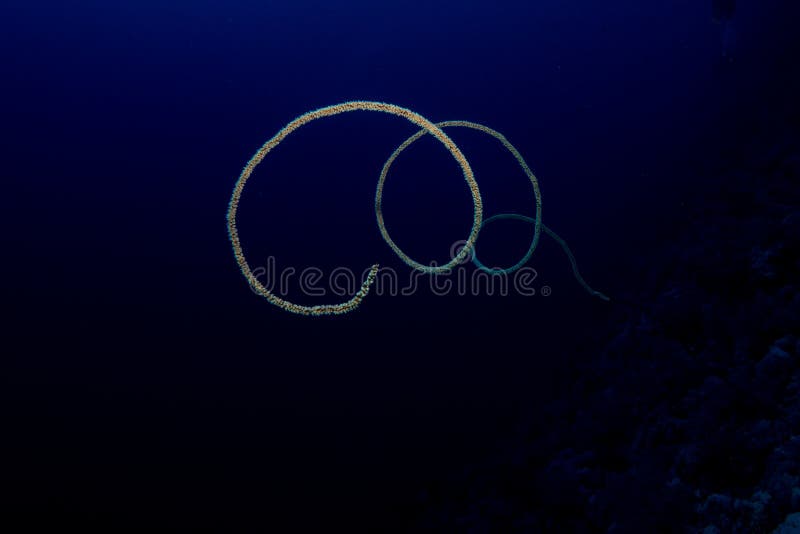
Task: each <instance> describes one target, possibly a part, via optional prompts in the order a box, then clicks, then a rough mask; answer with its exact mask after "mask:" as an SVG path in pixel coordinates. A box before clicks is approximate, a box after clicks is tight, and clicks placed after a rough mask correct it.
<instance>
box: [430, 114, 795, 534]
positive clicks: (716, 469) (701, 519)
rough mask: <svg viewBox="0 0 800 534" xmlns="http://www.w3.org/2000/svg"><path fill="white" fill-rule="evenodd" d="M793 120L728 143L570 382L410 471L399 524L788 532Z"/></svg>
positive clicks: (791, 509) (791, 504)
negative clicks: (450, 455) (410, 490)
mask: <svg viewBox="0 0 800 534" xmlns="http://www.w3.org/2000/svg"><path fill="white" fill-rule="evenodd" d="M797 131H798V129H797V128H796V127H794V128H788V129H786V128H784V129H782V130H781V133H780V134H779V140H778V141H776V133H775V132H774V131H773V132H772V133H770V134H763V133H762V134H758V135H755V134H754V135H753V137H752V138H751V140H750V141H749V142H748V144H747V146H745V147H742V149H741V150H738V149H737V151H736V152H735V157H734V158H730V159H729V160H728V161H734V160H735V161H736V162H735V163H729V164H727V168H725V169H722V170H718V171H717V177H716V178H715V181H716V182H717V185H716V186H715V187H714V188H713V191H712V192H711V193H709V194H707V195H703V196H702V197H701V198H698V199H696V202H697V204H696V206H694V207H690V208H689V213H690V215H689V216H688V218H684V223H683V224H682V225H681V226H682V227H683V229H682V230H681V231H679V233H678V234H675V235H674V240H673V242H671V243H668V244H665V248H664V250H663V254H661V256H660V257H655V258H649V259H647V260H646V262H647V264H648V265H649V267H648V269H647V272H648V276H647V278H648V280H647V282H646V283H645V284H644V287H643V288H642V287H640V288H639V289H638V290H637V292H636V294H631V295H628V296H627V297H625V298H623V299H622V300H623V301H627V304H617V306H618V308H617V311H616V313H617V316H616V318H614V319H613V320H612V324H611V325H610V326H609V325H605V328H611V329H612V331H614V332H618V334H617V335H616V336H615V337H614V339H613V340H612V341H611V342H610V343H608V344H607V346H605V347H604V348H602V349H601V350H594V351H587V354H585V355H582V356H580V358H579V361H580V362H582V363H580V364H579V365H576V366H575V367H574V368H573V369H572V372H573V377H572V380H571V382H570V383H571V384H572V386H571V390H569V391H564V395H563V396H562V398H560V399H554V400H553V401H552V403H551V404H550V405H548V406H537V407H534V408H531V411H535V413H534V414H531V415H530V417H529V420H528V421H527V422H525V423H524V424H521V426H520V430H519V432H518V434H517V435H516V436H515V438H514V439H513V440H512V442H511V443H510V444H509V445H508V446H507V447H505V448H504V450H503V452H500V453H498V454H496V455H495V457H494V458H493V459H492V460H490V461H487V462H482V463H480V464H478V465H473V466H470V467H469V468H468V469H466V470H465V471H464V472H463V473H462V474H461V475H460V478H459V479H458V480H452V481H450V482H448V483H445V484H441V485H438V486H437V487H431V488H428V489H427V490H426V491H425V492H424V493H423V497H422V498H421V500H420V502H419V507H420V508H419V512H420V523H419V524H418V525H417V527H416V528H418V527H419V526H420V525H421V526H424V527H427V528H429V529H431V530H439V531H442V529H443V528H452V527H453V526H454V525H457V526H458V527H460V528H464V529H465V530H469V531H479V532H489V531H491V532H507V531H534V532H538V531H547V532H551V531H552V532H573V531H577V532H584V531H586V532H705V533H713V532H770V531H772V530H773V529H776V528H778V527H779V526H780V530H779V531H780V532H790V531H792V532H797V531H800V530H791V526H790V525H794V524H797V525H800V514H799V515H791V514H793V513H796V512H798V511H800V280H798V276H797V274H798V272H800V138H798V137H797V136H796V135H795V134H793V133H792V132H797ZM798 528H800V527H798Z"/></svg>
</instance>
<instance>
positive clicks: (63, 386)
mask: <svg viewBox="0 0 800 534" xmlns="http://www.w3.org/2000/svg"><path fill="white" fill-rule="evenodd" d="M270 4H271V3H257V2H244V1H232V2H216V1H202V2H177V1H170V2H146V1H145V2H141V1H140V2H112V3H109V2H89V1H87V2H79V3H77V4H74V5H68V4H64V3H49V2H40V3H30V2H20V1H9V2H6V3H4V5H3V6H2V8H0V20H2V22H0V65H1V66H2V87H0V95H2V97H3V105H2V106H0V123H2V124H3V126H4V127H3V129H2V130H3V141H2V153H3V166H2V171H0V175H1V176H2V183H3V189H4V191H5V194H3V195H2V196H0V198H1V199H2V200H1V201H0V202H2V213H3V217H4V219H5V227H6V232H4V237H3V250H4V251H5V261H4V262H3V271H4V275H3V279H4V281H5V284H4V289H3V296H4V301H5V303H6V306H5V307H6V310H7V313H6V315H7V317H8V318H7V319H6V321H5V326H6V330H7V331H6V333H5V336H4V337H5V339H6V346H7V348H6V349H5V350H3V352H4V353H5V356H4V360H6V362H7V363H8V364H9V370H8V371H7V372H6V373H4V375H5V376H4V378H5V380H4V382H6V384H5V386H4V392H3V397H4V405H5V410H4V412H5V414H4V416H5V417H6V419H5V422H4V425H5V427H6V428H5V431H4V434H5V438H4V444H3V449H4V451H5V453H4V457H5V458H4V460H5V462H4V463H7V469H4V471H5V472H7V473H10V476H8V477H5V476H4V478H5V479H6V480H5V482H4V485H8V486H9V488H8V489H10V490H11V491H12V493H13V495H14V498H13V499H12V500H11V501H9V504H10V506H11V508H12V511H13V514H11V515H9V516H8V517H9V518H11V517H15V518H26V521H27V520H30V521H32V522H33V523H36V524H39V523H42V524H44V523H51V522H52V523H54V524H59V525H71V524H74V525H82V526H86V527H90V526H105V527H107V528H109V527H110V528H111V529H113V530H116V529H118V528H119V527H134V528H151V527H154V526H156V527H167V528H170V529H173V530H175V529H184V528H186V529H190V528H191V529H195V528H208V529H210V530H223V531H225V530H249V529H252V530H256V531H265V530H266V531H270V530H276V529H277V528H278V525H282V524H286V522H287V521H288V522H290V523H291V524H293V525H294V526H295V527H296V529H297V530H300V531H302V530H303V529H307V528H312V527H313V528H321V527H324V528H326V530H329V529H338V528H346V529H348V530H361V529H371V530H372V531H386V530H389V531H391V530H411V531H414V530H417V528H421V527H420V525H421V524H423V523H424V520H420V517H427V516H428V515H431V514H432V515H434V516H436V517H440V516H442V517H448V516H447V513H448V512H446V511H445V512H442V511H441V510H438V509H436V506H439V505H438V504H436V503H434V504H426V503H427V501H425V495H427V494H428V492H429V491H431V488H433V487H440V486H445V487H448V488H455V489H453V490H452V491H455V492H458V483H453V482H452V481H453V480H460V479H459V478H458V477H460V476H463V474H464V472H465V470H468V469H469V468H468V466H474V465H482V464H483V463H484V462H487V461H488V460H487V459H488V458H491V457H494V455H497V454H502V453H499V452H498V451H500V450H502V447H503V444H504V443H506V442H507V441H508V440H510V439H512V436H514V435H515V434H514V432H515V429H517V428H518V427H519V425H520V422H521V421H527V420H530V419H532V418H533V419H535V418H537V417H538V415H537V414H539V411H538V410H540V407H541V406H543V405H545V404H546V403H552V402H554V401H564V402H570V398H571V397H570V396H571V395H572V393H571V388H572V386H573V383H574V373H575V367H574V366H575V365H577V364H576V362H578V361H579V360H581V361H585V360H587V359H588V360H591V359H592V357H593V351H600V349H601V347H603V346H605V344H607V343H608V341H609V340H610V339H612V338H614V337H615V336H617V335H618V332H619V329H620V328H622V327H621V326H620V324H621V322H622V321H625V320H627V319H628V318H630V317H631V314H634V315H635V313H636V312H635V311H631V310H632V309H633V310H635V309H636V308H635V307H636V306H637V305H639V304H640V301H641V300H642V299H643V298H644V297H643V296H642V291H643V289H642V288H643V287H644V286H645V285H646V283H647V280H649V279H651V278H652V274H651V272H650V271H651V270H652V269H657V268H660V267H657V266H654V263H655V262H656V261H657V260H655V259H654V258H663V257H664V255H665V252H664V250H665V246H667V245H668V244H669V243H670V240H672V239H674V236H675V235H676V232H679V231H680V230H681V229H684V230H685V229H686V228H691V221H692V219H691V217H692V215H691V213H690V211H689V208H688V207H687V206H690V205H693V206H697V205H698V204H701V201H700V200H697V199H702V198H705V197H704V196H703V195H707V196H711V197H713V196H714V194H715V189H716V188H717V187H718V185H719V180H718V179H715V178H713V177H714V176H718V175H719V172H721V171H720V169H729V168H731V167H736V166H737V165H739V164H740V162H741V161H742V160H743V159H744V158H745V157H746V156H747V154H750V152H748V150H750V151H751V152H752V150H755V149H753V148H752V146H753V143H754V142H753V141H752V139H753V138H754V136H755V135H756V133H761V134H763V132H764V131H768V132H769V131H770V128H771V125H773V124H778V123H780V124H781V125H782V126H781V128H783V130H780V133H779V135H781V136H783V137H781V139H783V138H788V137H787V136H790V134H789V133H784V132H786V131H787V129H788V131H796V130H792V128H796V125H797V123H796V122H795V123H793V124H794V126H792V123H791V122H790V123H789V124H790V125H789V126H786V124H785V123H786V119H787V117H789V118H791V117H795V118H796V117H797V111H798V107H797V102H796V97H795V96H793V95H796V94H797V93H796V91H797V89H798V71H797V66H796V57H797V55H796V54H797V51H798V50H799V49H800V48H799V47H798V42H797V39H796V37H795V34H796V27H797V23H798V22H800V18H798V16H797V15H798V13H797V11H796V10H795V9H792V8H790V7H789V5H788V3H787V2H779V1H777V0H773V1H767V2H750V1H746V0H741V1H740V2H737V6H736V10H735V14H734V15H730V16H727V18H724V19H723V20H716V21H715V20H712V15H713V13H712V6H711V2H705V1H703V2H700V1H681V0H679V1H673V2H670V3H668V5H667V4H663V3H657V2H650V3H647V2H644V3H643V2H641V1H632V0H620V1H616V2H605V3H598V2H589V1H585V0H570V1H563V0H562V1H554V0H545V1H540V2H505V3H491V2H478V1H467V2H463V1H462V2H457V3H456V2H427V3H409V2H404V3H400V2H396V3H385V2H383V3H382V2H362V1H346V2H291V3H287V4H274V5H270ZM348 100H377V101H385V102H390V103H394V104H397V105H400V106H404V107H408V108H410V109H412V110H414V111H416V112H418V113H421V114H422V115H424V116H425V117H427V118H429V119H430V120H432V121H443V120H468V121H475V122H479V123H482V124H485V125H487V126H490V127H491V128H494V129H496V130H498V131H500V132H502V133H503V134H504V135H505V136H506V137H507V138H508V139H509V140H510V141H511V142H512V143H513V144H514V145H515V146H516V147H517V148H518V149H519V151H520V152H521V153H522V155H523V156H524V157H525V158H526V160H527V161H528V163H529V164H530V166H531V168H532V169H533V171H534V173H535V174H536V176H537V177H538V179H539V181H540V185H541V189H542V196H543V222H544V223H545V224H546V225H548V226H549V227H550V228H552V229H553V230H554V231H556V232H557V233H558V234H559V235H561V236H562V237H563V238H564V239H565V240H566V241H567V242H568V243H569V245H570V247H571V248H572V250H573V252H574V253H575V256H576V257H577V260H578V265H579V266H580V268H581V272H582V274H583V276H584V277H585V278H586V280H587V281H588V283H589V284H591V285H592V286H593V287H594V288H595V289H598V290H600V291H603V292H604V293H607V294H608V295H610V296H612V302H611V303H607V302H603V301H601V300H599V299H596V298H592V297H591V296H590V295H589V294H587V293H586V292H585V291H584V289H583V288H582V287H581V286H580V285H579V284H578V283H577V282H576V281H575V280H574V279H573V277H572V275H571V272H570V268H569V263H568V260H567V258H566V257H565V256H564V255H563V253H562V251H561V250H560V248H559V247H558V246H557V244H556V243H555V242H554V241H552V240H551V239H549V238H547V236H544V235H543V236H542V239H541V243H540V245H539V247H538V249H537V250H536V252H535V254H534V257H533V260H532V261H531V263H530V267H532V268H534V269H535V270H536V273H537V277H536V280H535V283H534V284H533V286H534V287H535V289H536V290H537V294H536V295H535V296H528V297H525V296H521V295H519V294H513V292H512V294H511V295H508V296H506V297H502V296H498V295H495V296H489V295H486V294H484V293H481V294H479V295H476V296H459V295H456V294H449V295H447V296H436V295H434V294H433V292H432V291H431V290H430V288H429V278H427V277H422V278H421V279H420V287H419V289H418V290H417V291H415V292H414V294H413V295H410V296H388V295H370V296H368V297H367V298H366V299H365V301H364V303H363V304H362V306H361V307H359V308H358V310H356V311H355V312H353V313H351V314H348V315H344V316H341V317H323V318H307V317H299V316H295V315H292V314H288V313H286V312H284V311H283V310H281V309H279V308H277V307H276V306H273V305H271V304H269V303H268V302H266V301H265V300H264V299H262V298H260V297H258V296H257V295H255V294H254V293H253V292H252V291H251V290H250V289H249V288H248V285H247V283H246V280H245V279H244V277H242V275H241V273H240V272H239V270H238V268H237V266H236V263H235V261H234V257H233V253H232V251H231V247H230V242H229V239H228V236H227V231H226V220H225V215H226V210H227V207H228V201H229V199H230V195H231V192H232V189H233V185H234V183H235V181H236V179H237V177H238V175H239V172H240V171H241V169H242V167H243V166H244V164H245V163H246V162H247V160H248V159H249V158H250V157H251V156H252V155H253V154H254V153H255V151H256V150H257V149H258V148H259V147H260V146H261V144H263V143H264V142H265V141H266V140H268V139H269V138H270V137H271V136H272V135H274V134H275V133H276V132H278V130H279V129H281V128H282V127H283V126H284V125H285V124H286V123H288V122H289V121H290V120H292V119H293V118H295V117H296V116H298V115H300V114H302V113H305V112H306V111H309V110H312V109H315V108H318V107H321V106H326V105H331V104H336V103H339V102H344V101H348ZM776 128H777V127H776ZM415 131H416V129H415V128H414V127H413V126H412V125H411V124H409V123H408V122H406V121H404V120H402V119H400V118H397V117H391V116H388V115H379V114H369V113H350V114H345V115H340V116H337V117H334V118H330V119H325V120H321V121H317V122H314V123H312V124H309V125H308V126H306V127H304V128H302V129H301V130H298V131H297V132H296V133H294V134H292V135H291V136H290V137H289V138H288V139H287V140H286V141H285V142H284V143H282V144H281V145H280V146H279V147H278V148H277V149H276V150H275V152H274V153H272V154H270V155H269V156H268V157H267V159H266V160H265V161H264V162H263V163H262V164H261V165H260V166H259V167H258V168H257V170H256V172H255V173H254V175H253V178H252V179H251V181H250V182H249V183H248V185H247V187H246V189H245V192H244V195H243V196H244V198H243V200H242V204H241V208H240V216H239V229H240V232H241V237H242V242H243V244H244V247H245V251H246V253H247V255H248V259H249V260H251V262H252V264H253V266H254V267H256V266H262V265H266V264H267V261H268V258H269V257H271V256H272V257H274V258H275V259H276V262H277V268H278V269H286V268H290V267H293V268H295V269H297V270H298V271H299V270H301V269H303V268H305V267H310V266H314V267H318V268H320V269H321V270H322V271H323V272H324V273H326V275H327V274H328V273H330V272H331V271H332V270H333V269H334V268H337V267H343V268H348V269H352V270H353V271H354V272H357V273H359V274H360V273H362V272H363V270H364V269H366V268H368V267H369V265H371V264H373V263H375V262H378V263H381V264H382V265H385V266H387V267H391V268H393V269H394V270H396V271H397V272H398V273H399V274H400V275H401V276H402V277H403V278H402V280H406V279H407V277H409V276H411V275H412V271H411V269H410V268H409V267H407V266H406V265H404V264H403V263H402V262H401V261H400V260H399V259H398V258H397V257H396V256H394V254H393V253H392V251H391V250H390V249H389V247H387V246H386V244H385V243H384V242H383V241H382V239H381V237H380V234H379V232H378V228H377V226H376V224H375V219H374V208H373V201H374V194H375V184H376V182H377V178H378V173H379V172H380V169H381V166H382V165H383V162H384V161H385V160H386V158H387V157H388V156H389V155H390V154H391V152H392V150H394V148H395V147H396V146H397V145H398V144H400V143H401V142H402V141H403V140H404V139H405V138H406V137H408V136H409V135H411V134H413V133H414V132H415ZM448 134H451V136H452V138H453V140H454V141H455V142H456V143H457V144H458V145H459V146H460V147H461V148H462V150H463V151H464V153H465V155H466V156H467V158H468V159H469V161H470V163H471V164H472V165H473V167H474V169H475V172H476V177H477V180H478V182H479V184H480V186H481V191H482V194H483V199H484V203H485V208H486V216H489V215H493V214H495V213H502V212H516V213H522V214H525V215H533V195H532V192H531V190H530V184H529V183H528V182H527V180H526V178H525V175H524V174H523V173H522V171H521V170H520V169H519V168H518V166H517V165H516V162H515V160H514V159H513V158H512V157H511V156H510V155H509V154H508V153H507V152H506V151H505V150H504V149H503V148H502V146H501V145H499V144H498V143H497V142H496V141H495V140H493V139H491V138H489V137H486V136H482V135H480V134H479V133H476V132H472V131H465V130H460V129H454V130H448ZM776 135H778V134H776ZM775 142H776V143H777V141H775ZM464 185H465V184H464V181H463V178H462V176H461V175H460V172H459V169H458V166H457V165H456V164H455V163H454V162H453V161H452V158H451V157H450V156H449V155H448V153H447V152H446V150H444V148H443V147H441V146H440V145H439V144H437V143H436V142H434V141H433V140H432V139H423V140H421V141H420V142H418V143H416V144H415V145H413V146H412V147H411V148H409V149H408V151H407V152H406V153H404V154H403V156H401V159H399V160H398V163H397V164H396V166H395V167H393V169H392V173H391V176H390V177H389V180H388V183H387V186H386V192H385V197H384V212H385V216H386V220H387V224H388V225H389V227H390V232H391V234H392V237H393V239H395V241H396V242H397V243H398V245H399V246H400V247H401V248H402V249H403V250H404V251H406V252H407V253H408V254H410V255H411V256H412V257H413V258H415V259H418V260H420V261H423V262H426V263H427V262H429V261H431V260H435V261H437V262H438V263H439V264H441V263H443V262H445V261H447V260H449V250H450V247H451V245H452V244H453V243H455V242H457V241H458V240H463V239H466V237H467V235H468V234H469V231H470V225H471V222H472V205H471V200H470V196H469V191H468V189H467V188H466V187H464ZM701 211H702V210H701ZM532 232H533V229H532V227H528V226H526V225H525V224H523V223H520V222H514V221H502V222H498V223H496V224H494V225H492V226H491V227H487V228H486V230H485V231H484V232H482V233H481V244H480V247H479V249H480V254H481V259H482V260H483V261H484V262H485V263H488V264H492V265H511V264H513V263H514V262H516V261H517V259H518V258H519V257H521V256H522V255H523V254H524V253H525V250H526V247H527V245H528V243H529V242H530V239H531V237H532V235H533V234H532ZM667 256H668V255H667ZM659 261H660V260H659ZM465 269H466V270H467V272H468V273H472V272H473V271H474V269H473V268H472V267H469V268H466V267H465ZM295 282H296V280H295ZM545 286H547V287H548V288H550V289H551V290H552V294H551V295H549V296H543V295H542V288H543V287H545ZM286 296H287V298H289V299H290V300H291V299H293V300H297V301H299V302H302V303H306V304H316V303H320V302H331V301H341V300H345V299H346V297H337V296H334V295H330V294H329V295H328V296H326V297H309V296H307V295H303V294H302V292H301V291H300V289H299V286H298V285H297V284H295V285H293V286H292V285H290V287H289V291H288V293H287V295H286ZM614 297H618V298H616V299H615V298H614ZM632 307H633V308H632ZM447 491H451V490H447ZM463 491H466V489H464V490H463ZM464 499H466V500H469V497H464ZM420 502H422V504H420ZM430 507H433V508H434V509H433V511H430V510H429V508H430ZM437 514H438V515H437ZM553 517H554V518H556V519H552V521H555V522H552V521H551V523H547V524H550V525H551V527H553V528H556V527H557V525H558V524H559V523H558V520H557V517H560V516H557V515H554V516H553ZM9 521H11V519H9ZM603 521H605V526H606V527H607V526H608V525H609V524H611V523H612V522H613V517H610V518H609V517H606V518H605V519H604V520H603ZM603 521H600V522H599V523H597V525H601V524H603ZM542 524H546V521H545V522H543V523H540V525H542ZM597 525H595V526H597ZM452 526H453V528H456V526H455V525H452ZM573 526H574V525H573ZM564 528H567V527H564ZM597 528H600V527H599V526H597ZM531 529H532V530H533V531H536V529H535V528H533V527H531ZM478 530H479V531H480V528H478Z"/></svg>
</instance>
